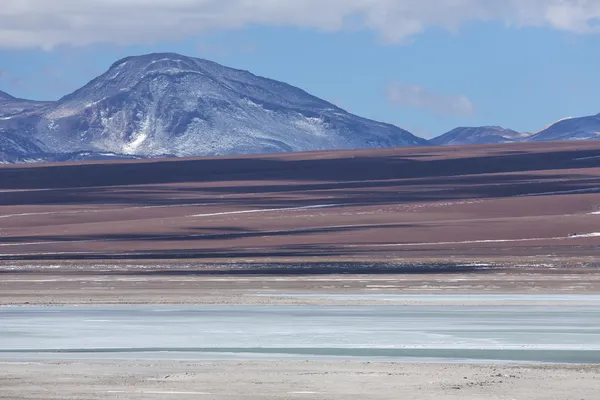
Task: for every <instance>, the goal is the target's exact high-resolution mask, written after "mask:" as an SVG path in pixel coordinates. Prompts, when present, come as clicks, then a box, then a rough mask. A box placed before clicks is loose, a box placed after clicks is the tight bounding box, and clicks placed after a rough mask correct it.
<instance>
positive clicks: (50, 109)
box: [0, 54, 428, 157]
mask: <svg viewBox="0 0 600 400" xmlns="http://www.w3.org/2000/svg"><path fill="white" fill-rule="evenodd" d="M0 131H5V132H10V133H12V134H15V135H20V136H21V137H27V138H29V139H31V140H33V141H34V142H35V143H39V145H40V148H41V149H42V150H43V151H44V152H46V153H75V152H94V153H114V154H123V155H132V156H142V157H155V156H160V155H167V154H168V155H173V156H199V155H225V154H253V153H270V152H287V151H304V150H326V149H350V148H374V147H391V146H414V145H427V144H428V142H427V141H426V140H424V139H421V138H418V137H416V136H414V135H412V134H411V133H409V132H407V131H405V130H402V129H400V128H398V127H396V126H393V125H388V124H384V123H379V122H375V121H371V120H368V119H365V118H361V117H358V116H356V115H352V114H350V113H348V112H346V111H344V110H342V109H340V108H338V107H336V106H334V105H333V104H330V103H328V102H326V101H324V100H321V99H319V98H317V97H314V96H312V95H310V94H308V93H306V92H305V91H303V90H301V89H298V88H295V87H293V86H290V85H288V84H285V83H282V82H278V81H274V80H271V79H267V78H262V77H258V76H256V75H253V74H251V73H250V72H247V71H241V70H236V69H232V68H228V67H224V66H221V65H219V64H217V63H214V62H211V61H206V60H201V59H197V58H190V57H185V56H182V55H178V54H150V55H145V56H138V57H128V58H125V59H123V60H120V61H118V62H116V63H115V64H113V65H112V66H111V67H110V69H109V70H108V71H107V72H106V73H105V74H103V75H101V76H99V77H98V78H96V79H94V80H93V81H91V82H90V83H89V84H87V85H86V86H84V87H83V88H81V89H79V90H77V91H75V92H74V93H72V94H70V95H68V96H66V97H64V98H62V99H60V100H58V101H57V102H54V103H51V104H48V105H44V106H42V107H40V108H37V109H34V110H24V111H23V112H21V113H20V114H18V115H15V116H11V117H10V118H4V119H3V120H0Z"/></svg>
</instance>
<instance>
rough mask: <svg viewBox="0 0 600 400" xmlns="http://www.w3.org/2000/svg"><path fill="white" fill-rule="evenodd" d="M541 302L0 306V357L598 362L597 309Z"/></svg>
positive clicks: (599, 321)
mask: <svg viewBox="0 0 600 400" xmlns="http://www.w3.org/2000/svg"><path fill="white" fill-rule="evenodd" d="M416 297H417V296H416ZM418 297H419V298H421V299H422V298H424V297H431V298H433V297H435V296H418ZM530 300H531V301H535V296H532V297H531V298H530ZM545 302H546V303H547V300H545ZM546 303H544V304H545V305H539V306H536V305H505V306H491V305H483V306H476V305H464V306H455V305H441V306H440V305H437V306H436V305H424V306H423V305H421V306H403V305H397V306H393V305H392V306H348V307H337V306H268V307H260V306H231V307H227V306H219V307H214V306H209V307H195V306H181V307H173V306H110V307H104V306H103V307H90V306H81V307H0V353H1V354H0V357H5V358H6V357H10V358H15V357H19V356H23V357H25V356H27V357H32V356H34V355H36V356H43V355H46V356H47V355H48V354H56V353H59V354H78V355H86V356H91V357H93V356H95V355H100V354H103V356H104V357H106V354H112V355H115V356H116V355H122V354H128V355H129V356H130V357H135V356H136V354H137V355H139V356H140V357H142V356H145V355H148V354H161V357H162V358H164V357H169V356H170V355H172V356H173V357H175V355H178V356H181V355H184V356H185V357H186V358H190V357H194V356H198V357H206V356H207V355H208V354H212V355H215V354H220V355H221V356H226V357H228V358H236V355H239V357H240V358H242V357H243V358H248V357H250V358H252V355H255V357H256V358H262V357H265V355H267V356H269V357H274V358H278V357H283V356H286V355H287V356H294V357H300V358H302V357H313V356H340V357H385V358H394V359H399V360H400V359H405V358H415V357H416V358H417V359H420V358H422V359H442V360H443V359H453V360H455V359H470V360H505V361H534V362H536V361H539V362H573V363H600V307H597V306H593V305H569V304H565V303H561V305H556V304H546Z"/></svg>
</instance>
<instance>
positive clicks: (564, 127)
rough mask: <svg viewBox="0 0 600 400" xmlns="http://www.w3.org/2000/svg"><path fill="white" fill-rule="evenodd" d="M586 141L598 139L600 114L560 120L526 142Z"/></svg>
mask: <svg viewBox="0 0 600 400" xmlns="http://www.w3.org/2000/svg"><path fill="white" fill-rule="evenodd" d="M587 139H600V114H597V115H592V116H589V117H580V118H566V119H563V120H560V121H558V122H555V123H554V124H552V125H550V126H548V127H546V128H545V129H542V130H541V131H539V132H537V133H536V134H535V135H533V136H531V137H530V138H529V139H528V141H531V142H549V141H554V140H587Z"/></svg>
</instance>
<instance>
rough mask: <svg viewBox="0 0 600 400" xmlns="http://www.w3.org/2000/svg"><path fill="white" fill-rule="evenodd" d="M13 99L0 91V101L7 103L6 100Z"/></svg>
mask: <svg viewBox="0 0 600 400" xmlns="http://www.w3.org/2000/svg"><path fill="white" fill-rule="evenodd" d="M14 99H15V98H14V97H12V96H11V95H10V94H8V93H6V92H3V91H2V90H0V101H7V100H14Z"/></svg>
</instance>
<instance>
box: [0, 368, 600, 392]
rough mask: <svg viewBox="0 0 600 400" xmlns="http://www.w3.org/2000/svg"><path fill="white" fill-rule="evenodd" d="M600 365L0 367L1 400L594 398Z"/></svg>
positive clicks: (599, 376)
mask: <svg viewBox="0 0 600 400" xmlns="http://www.w3.org/2000/svg"><path fill="white" fill-rule="evenodd" d="M599 373H600V366H505V365H491V366H490V365H486V366H482V365H442V364H420V365H419V364H414V365H413V364H395V363H380V362H355V361H352V362H350V361H339V362H329V361H328V362H318V361H310V362H307V361H291V360H286V361H273V362H267V361H260V362H257V361H203V362H189V361H160V360H159V361H156V360H143V361H108V360H99V361H90V360H87V361H86V360H81V361H64V360H63V361H60V360H54V361H42V362H33V363H19V362H16V363H11V362H7V361H1V362H0V387H1V388H2V390H0V399H7V400H8V399H10V400H19V399H42V398H43V399H48V400H49V399H57V400H58V399H60V400H63V399H72V400H76V399H82V400H83V399H86V400H89V399H131V400H134V399H170V398H173V399H183V398H206V399H303V398H306V399H340V400H341V399H382V400H383V399H417V398H418V399H424V400H425V399H432V400H433V399H435V400H440V399H443V400H450V399H456V400H458V399H473V400H475V399H477V400H480V399H489V400H506V399H527V400H535V399H539V400H554V399H555V400H559V399H560V400H564V399H576V400H593V399H596V398H597V395H598V393H600V379H599V378H600V374H599Z"/></svg>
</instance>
